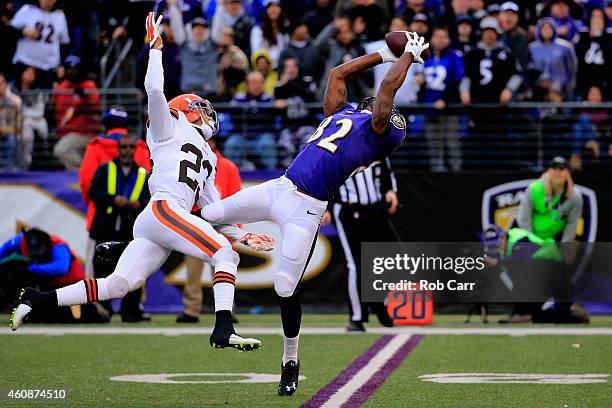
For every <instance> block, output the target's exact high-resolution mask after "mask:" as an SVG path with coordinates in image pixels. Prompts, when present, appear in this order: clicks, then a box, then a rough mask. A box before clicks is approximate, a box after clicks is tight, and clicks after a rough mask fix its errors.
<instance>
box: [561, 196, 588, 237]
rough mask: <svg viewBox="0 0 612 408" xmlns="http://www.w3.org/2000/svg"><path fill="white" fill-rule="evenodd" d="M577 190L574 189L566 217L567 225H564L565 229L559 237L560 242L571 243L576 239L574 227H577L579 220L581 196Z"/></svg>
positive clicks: (581, 203)
mask: <svg viewBox="0 0 612 408" xmlns="http://www.w3.org/2000/svg"><path fill="white" fill-rule="evenodd" d="M577 190H578V189H574V197H572V201H573V202H572V204H573V205H572V209H571V210H570V212H569V214H568V215H567V224H566V225H565V229H564V230H563V236H562V237H561V242H571V241H573V240H574V239H576V227H577V226H578V220H579V219H580V214H582V205H583V200H582V194H580V192H578V191H577Z"/></svg>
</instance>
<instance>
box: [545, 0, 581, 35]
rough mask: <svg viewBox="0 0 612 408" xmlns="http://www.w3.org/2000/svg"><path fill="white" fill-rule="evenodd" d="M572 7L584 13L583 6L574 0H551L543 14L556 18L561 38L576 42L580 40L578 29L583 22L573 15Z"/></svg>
mask: <svg viewBox="0 0 612 408" xmlns="http://www.w3.org/2000/svg"><path fill="white" fill-rule="evenodd" d="M572 8H574V9H576V13H580V14H581V13H582V9H581V7H580V6H579V5H578V4H576V3H575V2H573V1H572V0H551V1H550V2H549V3H547V4H546V6H545V10H544V11H543V12H542V15H544V16H546V15H547V14H548V16H549V17H550V18H552V19H553V20H554V22H555V26H556V27H557V35H558V36H559V38H562V39H564V40H567V41H569V42H571V43H574V44H575V43H577V42H578V38H579V35H578V31H579V30H580V27H581V26H582V23H581V21H580V20H576V19H575V18H573V17H572V15H571V11H572ZM546 11H548V13H546ZM536 29H537V27H536Z"/></svg>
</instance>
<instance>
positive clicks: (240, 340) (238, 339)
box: [210, 327, 261, 351]
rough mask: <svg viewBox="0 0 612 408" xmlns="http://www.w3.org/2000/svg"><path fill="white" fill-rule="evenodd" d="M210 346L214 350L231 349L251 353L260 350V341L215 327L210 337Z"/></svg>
mask: <svg viewBox="0 0 612 408" xmlns="http://www.w3.org/2000/svg"><path fill="white" fill-rule="evenodd" d="M210 345H211V347H214V348H226V347H231V348H235V349H236V350H240V351H253V350H257V349H258V348H261V341H259V340H257V339H253V338H249V337H246V338H245V337H242V336H240V335H238V334H236V333H235V332H234V330H233V329H227V328H225V329H223V328H218V327H215V329H214V330H213V332H212V334H211V335H210Z"/></svg>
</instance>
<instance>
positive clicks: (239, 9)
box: [210, 0, 256, 57]
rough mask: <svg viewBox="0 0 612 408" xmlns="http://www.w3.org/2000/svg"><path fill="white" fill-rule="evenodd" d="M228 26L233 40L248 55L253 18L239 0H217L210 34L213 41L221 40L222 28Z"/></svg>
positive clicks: (249, 53)
mask: <svg viewBox="0 0 612 408" xmlns="http://www.w3.org/2000/svg"><path fill="white" fill-rule="evenodd" d="M225 27H229V28H231V29H232V32H233V42H234V45H236V46H237V47H238V48H240V49H241V50H242V51H244V53H245V54H246V55H247V57H249V56H250V55H251V52H253V51H256V50H251V42H250V38H251V29H252V28H253V20H252V19H251V17H250V16H249V15H248V14H247V13H246V12H245V11H244V7H243V5H242V3H241V2H240V0H217V8H216V10H215V15H214V16H213V18H212V24H211V28H210V30H211V32H210V35H211V37H212V39H213V41H214V42H216V43H218V42H219V41H221V36H222V35H223V28H225Z"/></svg>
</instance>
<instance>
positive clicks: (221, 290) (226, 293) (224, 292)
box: [213, 271, 236, 314]
mask: <svg viewBox="0 0 612 408" xmlns="http://www.w3.org/2000/svg"><path fill="white" fill-rule="evenodd" d="M235 282H236V277H235V276H234V275H232V274H231V273H229V272H223V271H218V272H215V274H214V276H213V291H214V293H215V312H218V311H220V310H229V311H230V314H231V310H232V306H233V305H234V290H235V286H234V285H235Z"/></svg>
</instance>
